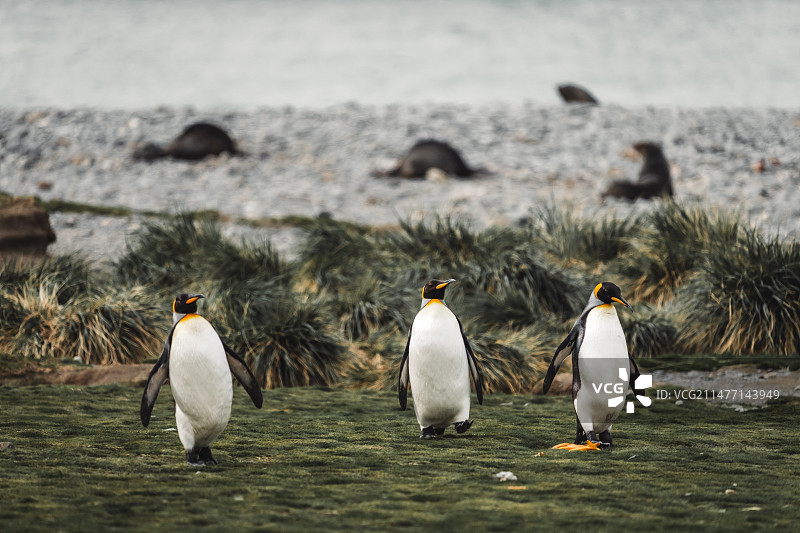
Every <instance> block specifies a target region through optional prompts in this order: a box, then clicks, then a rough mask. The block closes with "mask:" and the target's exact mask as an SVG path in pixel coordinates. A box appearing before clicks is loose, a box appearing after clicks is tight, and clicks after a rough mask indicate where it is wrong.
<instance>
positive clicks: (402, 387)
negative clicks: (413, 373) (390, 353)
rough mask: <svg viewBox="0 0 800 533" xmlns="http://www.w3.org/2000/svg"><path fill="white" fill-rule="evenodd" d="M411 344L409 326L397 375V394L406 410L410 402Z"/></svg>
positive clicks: (403, 408) (402, 408)
mask: <svg viewBox="0 0 800 533" xmlns="http://www.w3.org/2000/svg"><path fill="white" fill-rule="evenodd" d="M409 346H411V328H408V341H407V342H406V349H405V351H403V359H402V360H400V374H399V375H398V377H397V395H398V397H399V399H400V409H401V410H403V411H405V410H406V406H407V404H408V347H409Z"/></svg>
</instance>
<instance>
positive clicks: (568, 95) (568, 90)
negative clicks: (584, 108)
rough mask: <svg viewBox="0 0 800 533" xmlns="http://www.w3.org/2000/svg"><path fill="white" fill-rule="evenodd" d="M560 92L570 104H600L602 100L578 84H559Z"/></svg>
mask: <svg viewBox="0 0 800 533" xmlns="http://www.w3.org/2000/svg"><path fill="white" fill-rule="evenodd" d="M558 92H559V94H560V95H561V98H563V99H564V101H565V102H567V103H568V104H598V103H600V102H598V101H597V99H596V98H595V97H594V96H592V94H591V93H590V92H589V91H587V90H586V89H584V88H583V87H578V86H577V85H559V86H558Z"/></svg>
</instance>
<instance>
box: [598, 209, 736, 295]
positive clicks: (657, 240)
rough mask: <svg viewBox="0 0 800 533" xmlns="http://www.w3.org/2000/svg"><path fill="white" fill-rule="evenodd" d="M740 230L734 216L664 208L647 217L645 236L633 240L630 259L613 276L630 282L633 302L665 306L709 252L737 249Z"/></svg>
mask: <svg viewBox="0 0 800 533" xmlns="http://www.w3.org/2000/svg"><path fill="white" fill-rule="evenodd" d="M741 226H742V223H741V221H740V220H739V218H738V217H736V216H734V215H730V214H725V213H720V212H716V211H710V210H708V209H704V208H701V207H699V206H695V207H686V206H683V205H681V204H679V203H676V202H673V201H665V202H662V203H660V204H659V205H658V207H656V208H655V209H653V210H652V211H651V212H649V213H648V214H647V215H645V217H644V219H643V221H642V223H641V231H640V232H639V233H638V234H636V235H635V236H632V237H631V241H630V244H629V246H630V250H631V251H630V253H628V254H626V255H624V256H623V257H622V258H621V261H619V262H618V263H617V264H616V265H614V268H613V271H614V272H615V273H616V274H618V275H619V276H620V277H621V278H622V279H624V280H626V281H625V285H626V289H625V294H628V295H629V296H630V297H631V298H633V299H635V300H643V301H648V302H651V303H654V304H663V303H665V302H667V301H668V300H670V299H671V298H672V297H673V295H674V293H675V290H676V289H677V288H678V287H679V286H681V285H683V284H685V283H686V282H687V281H688V279H689V278H690V277H691V276H692V275H693V274H694V273H695V271H696V269H697V267H698V266H699V265H701V264H702V262H703V260H704V258H705V256H706V255H707V253H708V252H709V249H710V248H711V247H716V246H734V245H735V244H736V242H737V241H738V239H739V237H740V234H741V232H740V230H741Z"/></svg>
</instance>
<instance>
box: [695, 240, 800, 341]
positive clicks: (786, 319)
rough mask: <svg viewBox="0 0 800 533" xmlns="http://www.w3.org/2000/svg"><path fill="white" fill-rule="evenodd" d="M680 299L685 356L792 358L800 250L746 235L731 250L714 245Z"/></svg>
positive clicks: (798, 335) (799, 334)
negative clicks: (746, 355)
mask: <svg viewBox="0 0 800 533" xmlns="http://www.w3.org/2000/svg"><path fill="white" fill-rule="evenodd" d="M679 299H680V307H681V308H682V309H685V312H686V320H685V322H684V323H683V326H682V327H681V329H680V332H679V335H680V339H679V342H680V343H681V345H682V347H683V349H684V350H685V351H688V352H691V353H694V352H700V353H716V352H721V353H732V354H737V355H740V354H756V353H777V354H797V353H799V352H800V307H798V305H797V303H798V301H800V245H798V243H796V242H791V243H785V242H782V241H780V240H778V239H776V238H766V237H763V236H762V235H760V234H759V233H757V232H755V231H752V230H751V231H747V232H745V233H744V236H743V237H741V238H740V239H739V242H738V243H737V245H735V246H732V247H730V246H725V245H724V243H723V244H720V245H718V246H713V247H711V248H710V250H709V253H708V255H707V257H706V260H705V261H704V262H703V264H702V266H701V267H700V269H699V271H698V274H697V276H696V278H695V279H694V280H693V281H692V283H690V284H688V285H687V286H686V287H685V288H684V289H683V290H682V291H681V293H680V295H679Z"/></svg>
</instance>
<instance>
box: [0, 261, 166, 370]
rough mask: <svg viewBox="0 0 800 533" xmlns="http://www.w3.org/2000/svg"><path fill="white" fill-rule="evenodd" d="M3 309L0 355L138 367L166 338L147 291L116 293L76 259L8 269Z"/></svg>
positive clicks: (1, 279) (1, 282) (0, 299)
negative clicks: (77, 360)
mask: <svg viewBox="0 0 800 533" xmlns="http://www.w3.org/2000/svg"><path fill="white" fill-rule="evenodd" d="M0 307H2V310H0V333H2V337H0V351H6V352H8V353H12V354H16V356H17V357H22V358H27V359H36V360H50V359H53V358H56V359H65V358H68V359H73V358H79V359H80V360H81V361H83V362H84V363H91V364H108V363H126V362H137V361H140V360H142V359H144V358H146V357H147V356H148V355H149V353H150V352H151V351H152V350H154V349H155V348H156V347H157V345H158V343H159V342H160V337H161V336H162V335H163V328H162V327H160V326H159V321H158V318H159V315H160V312H159V310H157V309H155V308H154V307H153V305H152V302H150V301H149V298H148V297H147V296H146V295H145V294H144V293H143V292H142V291H138V290H134V291H129V292H125V291H120V290H118V288H116V287H114V286H112V285H111V284H110V283H108V280H107V276H105V275H103V274H100V273H98V272H94V271H92V270H91V268H90V266H89V263H88V262H87V261H86V260H84V259H80V258H77V257H75V256H64V257H55V258H48V259H43V260H35V261H9V262H6V263H3V264H2V266H1V267H0Z"/></svg>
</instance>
